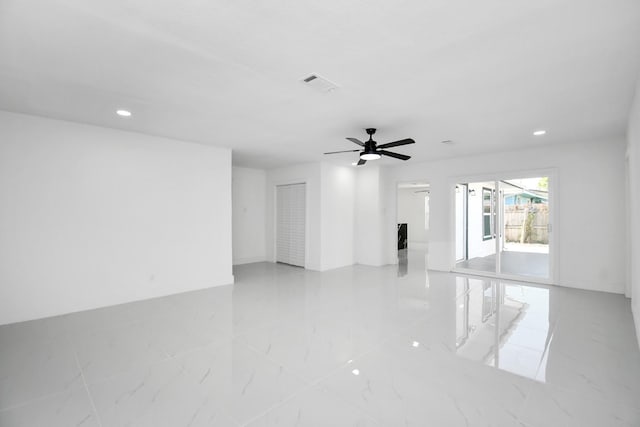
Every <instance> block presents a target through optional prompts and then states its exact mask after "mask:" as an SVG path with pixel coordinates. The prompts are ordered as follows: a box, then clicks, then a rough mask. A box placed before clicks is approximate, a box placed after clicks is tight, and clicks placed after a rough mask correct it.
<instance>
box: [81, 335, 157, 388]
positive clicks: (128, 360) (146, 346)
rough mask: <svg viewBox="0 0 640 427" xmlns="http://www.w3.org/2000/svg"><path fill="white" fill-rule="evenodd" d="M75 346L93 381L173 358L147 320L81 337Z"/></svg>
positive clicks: (88, 376) (85, 372) (87, 377)
mask: <svg viewBox="0 0 640 427" xmlns="http://www.w3.org/2000/svg"><path fill="white" fill-rule="evenodd" d="M74 347H75V350H76V353H77V355H78V360H79V362H80V367H81V368H82V371H83V373H84V376H85V379H86V380H87V382H89V383H94V382H97V381H101V380H103V379H105V378H109V377H110V376H113V375H116V374H119V373H121V372H125V371H128V370H140V369H143V368H145V367H147V366H149V365H151V364H153V363H156V362H159V361H161V360H165V359H167V358H168V357H169V355H168V354H167V352H165V351H164V350H163V349H162V347H160V346H159V345H158V343H157V342H156V340H154V336H153V334H152V332H151V330H150V329H149V327H148V326H147V325H146V324H144V323H134V324H131V325H129V326H125V327H118V328H115V329H108V330H100V331H97V332H94V333H89V334H87V335H81V336H78V337H76V338H75V339H74Z"/></svg>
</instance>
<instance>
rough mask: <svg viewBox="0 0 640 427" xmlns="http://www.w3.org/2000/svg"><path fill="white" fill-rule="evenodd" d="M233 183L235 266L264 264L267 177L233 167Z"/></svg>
mask: <svg viewBox="0 0 640 427" xmlns="http://www.w3.org/2000/svg"><path fill="white" fill-rule="evenodd" d="M232 181H233V185H232V188H233V190H232V198H233V264H234V265H237V264H247V263H250V262H260V261H265V260H266V259H267V252H266V233H265V225H266V212H267V206H266V194H265V191H266V188H267V173H266V171H265V170H263V169H253V168H243V167H237V166H234V167H233V169H232Z"/></svg>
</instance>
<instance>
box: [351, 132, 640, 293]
mask: <svg viewBox="0 0 640 427" xmlns="http://www.w3.org/2000/svg"><path fill="white" fill-rule="evenodd" d="M624 149H625V147H624V141H623V140H613V141H600V142H589V143H576V144H569V143H567V144H561V145H558V146H542V147H537V148H531V149H523V150H518V151H513V152H502V153H496V154H491V155H482V156H473V157H465V158H454V159H446V160H439V161H434V162H422V163H407V164H403V165H401V166H398V167H393V168H389V169H388V177H387V178H385V179H386V180H388V182H387V184H386V185H384V186H382V187H383V188H387V189H389V188H391V189H392V190H391V191H389V190H386V191H384V192H383V196H382V197H384V204H385V206H387V207H388V209H387V211H393V212H395V203H396V191H395V186H396V185H397V183H398V182H405V181H416V180H427V181H428V182H429V183H430V184H431V193H430V196H431V197H430V217H431V218H430V219H431V227H430V229H431V231H430V236H429V237H430V240H429V253H428V265H429V268H431V269H435V270H444V271H449V270H450V269H451V268H452V267H453V259H454V258H455V256H454V250H455V248H454V227H455V221H454V186H455V183H456V182H457V181H458V179H459V178H460V177H478V176H485V177H487V176H492V175H495V174H501V173H513V172H518V171H534V170H546V169H551V170H554V171H555V173H556V176H557V180H558V182H556V183H553V182H552V183H551V185H552V189H555V191H556V193H557V194H556V195H555V197H554V198H553V202H554V203H556V212H557V215H556V218H555V220H554V224H553V227H554V228H553V230H554V233H555V250H556V255H555V261H556V264H557V265H556V269H557V275H556V277H555V283H557V284H560V285H564V286H570V287H576V288H582V289H590V290H600V291H607V292H614V293H624V288H625V278H626V273H625V251H626V238H627V233H626V230H625V227H622V226H621V224H624V223H625V213H624V203H622V202H621V201H623V200H625V190H624V188H625V185H624V182H625V177H624V161H625V159H624ZM636 169H637V166H636ZM358 209H360V208H358ZM382 216H383V217H384V218H386V219H385V221H386V223H385V225H384V228H383V229H384V230H385V231H384V232H385V233H386V234H387V238H386V239H385V241H386V242H391V243H385V248H384V250H385V258H386V263H394V262H397V261H396V260H397V254H396V249H395V247H394V246H393V243H392V242H393V241H394V238H395V233H396V226H395V222H396V218H395V215H393V216H391V215H382ZM636 216H637V215H636ZM377 250H378V249H377V248H375V247H374V246H373V245H372V247H371V248H369V247H367V246H366V245H361V244H358V251H357V256H358V257H366V256H372V255H373V254H374V253H375V251H377ZM361 251H366V252H367V253H368V254H369V255H367V254H363V253H360V252H361Z"/></svg>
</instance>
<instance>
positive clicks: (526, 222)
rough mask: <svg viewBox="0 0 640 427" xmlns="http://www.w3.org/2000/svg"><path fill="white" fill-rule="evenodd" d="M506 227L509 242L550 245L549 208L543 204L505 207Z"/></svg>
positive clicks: (506, 237) (506, 238) (506, 236)
mask: <svg viewBox="0 0 640 427" xmlns="http://www.w3.org/2000/svg"><path fill="white" fill-rule="evenodd" d="M504 225H505V226H504V228H505V240H506V241H507V242H517V243H521V242H522V243H545V244H548V243H549V206H548V205H543V204H534V205H515V206H505V207H504ZM523 234H524V235H523Z"/></svg>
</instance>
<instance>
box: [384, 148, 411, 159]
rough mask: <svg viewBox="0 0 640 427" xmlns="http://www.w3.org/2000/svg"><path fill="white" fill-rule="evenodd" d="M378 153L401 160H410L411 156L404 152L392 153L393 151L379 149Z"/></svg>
mask: <svg viewBox="0 0 640 427" xmlns="http://www.w3.org/2000/svg"><path fill="white" fill-rule="evenodd" d="M377 152H378V154H382V155H383V156H389V157H394V158H396V159H400V160H409V159H410V158H411V156H406V155H404V154H398V153H392V152H391V151H384V150H378V151H377Z"/></svg>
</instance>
